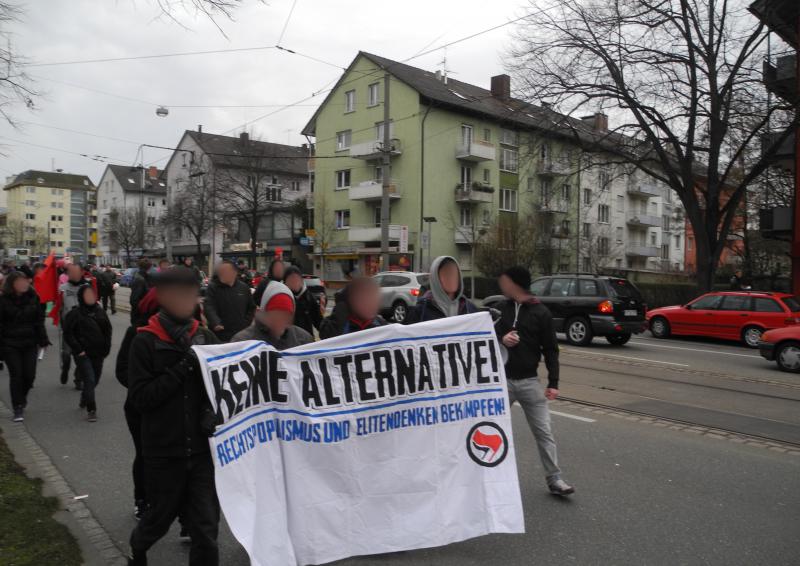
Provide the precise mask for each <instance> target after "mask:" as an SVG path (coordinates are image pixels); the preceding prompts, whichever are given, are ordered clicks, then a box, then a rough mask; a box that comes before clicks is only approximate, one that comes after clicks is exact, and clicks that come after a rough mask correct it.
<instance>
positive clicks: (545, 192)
mask: <svg viewBox="0 0 800 566" xmlns="http://www.w3.org/2000/svg"><path fill="white" fill-rule="evenodd" d="M550 188H551V185H550V179H542V183H541V185H540V186H539V201H540V202H541V203H542V204H549V203H550V195H551V190H550Z"/></svg>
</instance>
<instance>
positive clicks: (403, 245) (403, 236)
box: [400, 226, 408, 254]
mask: <svg viewBox="0 0 800 566" xmlns="http://www.w3.org/2000/svg"><path fill="white" fill-rule="evenodd" d="M400 253H401V254H407V253H408V226H400Z"/></svg>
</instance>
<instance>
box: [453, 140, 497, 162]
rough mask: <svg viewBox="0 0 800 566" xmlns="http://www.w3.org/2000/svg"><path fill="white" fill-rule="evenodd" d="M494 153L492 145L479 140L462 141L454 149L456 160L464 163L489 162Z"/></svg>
mask: <svg viewBox="0 0 800 566" xmlns="http://www.w3.org/2000/svg"><path fill="white" fill-rule="evenodd" d="M496 153H497V152H496V150H495V147H494V144H493V143H489V142H486V141H480V140H471V141H468V142H464V141H462V142H461V143H460V144H458V147H456V159H463V160H465V161H491V160H492V159H494V158H495V154H496Z"/></svg>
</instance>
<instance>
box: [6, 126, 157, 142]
mask: <svg viewBox="0 0 800 566" xmlns="http://www.w3.org/2000/svg"><path fill="white" fill-rule="evenodd" d="M22 125H27V126H38V127H40V128H48V129H51V130H58V131H60V132H69V133H71V134H79V135H81V136H89V137H93V138H98V139H103V140H110V141H115V142H120V143H128V144H131V145H141V144H142V142H137V141H133V140H126V139H122V138H115V137H111V136H105V135H103V134H94V133H91V132H82V131H81V130H73V129H71V128H62V127H59V126H53V125H51V124H40V123H38V122H22Z"/></svg>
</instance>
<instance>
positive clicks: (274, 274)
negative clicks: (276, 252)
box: [253, 259, 286, 305]
mask: <svg viewBox="0 0 800 566" xmlns="http://www.w3.org/2000/svg"><path fill="white" fill-rule="evenodd" d="M285 272H286V264H285V263H284V262H283V260H282V259H273V260H272V263H270V264H269V268H268V269H267V276H266V277H263V278H262V279H261V281H259V283H258V286H257V287H256V291H255V293H253V299H254V300H255V303H256V304H257V305H260V304H261V297H262V295H263V294H264V291H265V290H266V288H267V285H269V282H270V281H278V282H282V281H283V277H284V274H285Z"/></svg>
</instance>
